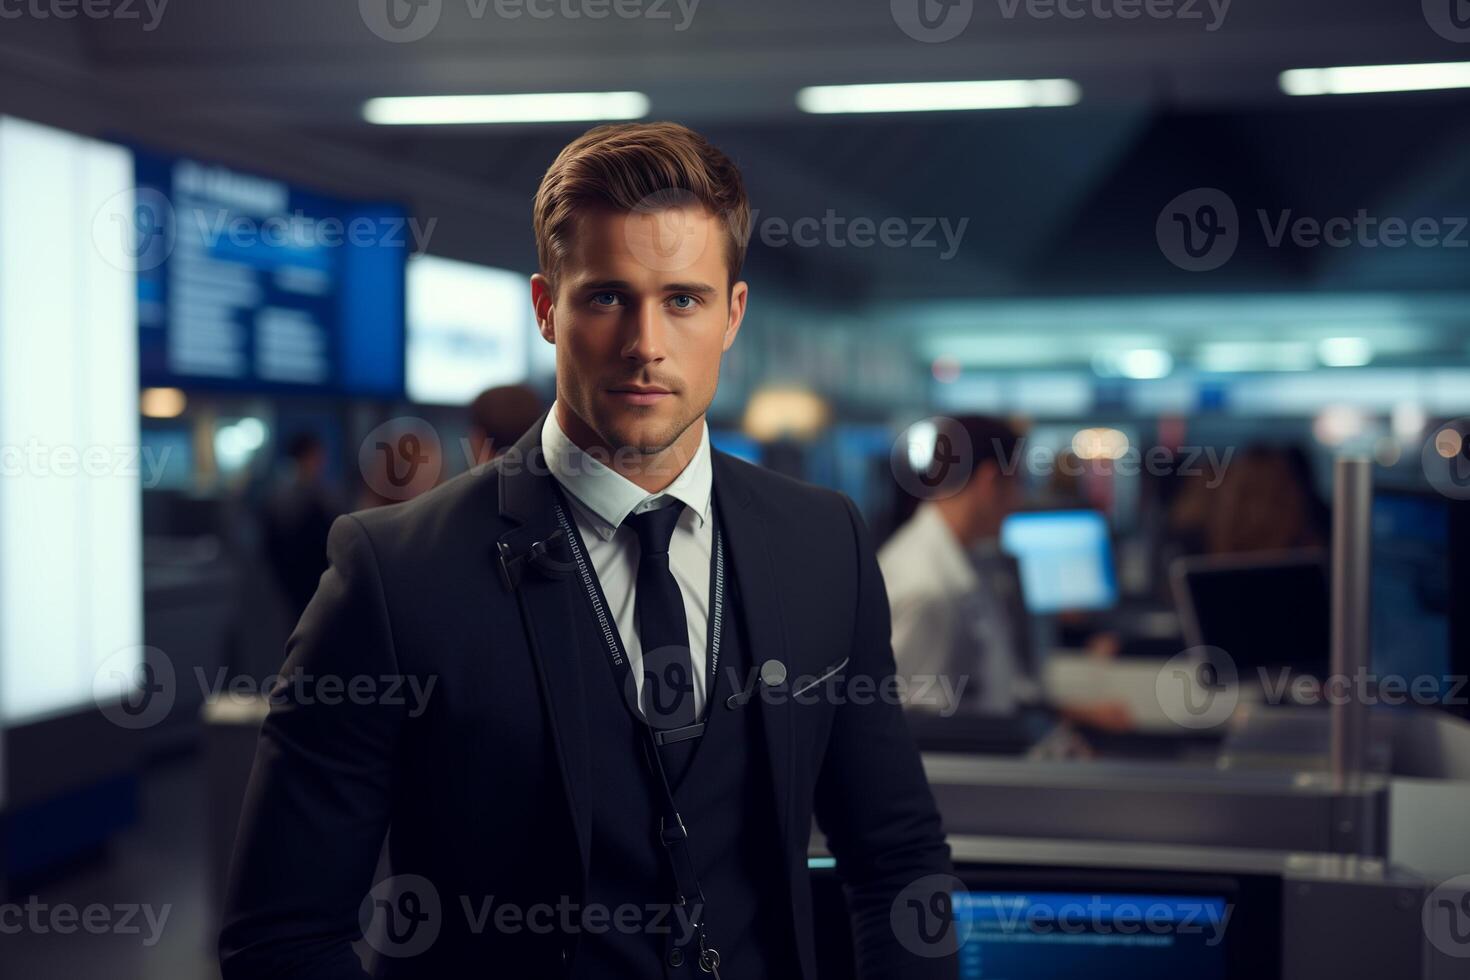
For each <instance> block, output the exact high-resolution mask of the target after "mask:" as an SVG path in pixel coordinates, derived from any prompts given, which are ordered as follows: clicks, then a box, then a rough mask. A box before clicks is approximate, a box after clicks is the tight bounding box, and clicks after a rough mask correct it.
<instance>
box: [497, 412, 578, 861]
mask: <svg viewBox="0 0 1470 980" xmlns="http://www.w3.org/2000/svg"><path fill="white" fill-rule="evenodd" d="M544 419H545V416H542V419H541V420H538V421H537V422H536V424H535V425H533V426H532V427H531V428H530V429H529V430H528V431H527V432H526V434H525V435H524V436H522V437H521V439H520V441H519V442H517V443H516V444H515V446H513V447H512V448H511V449H510V450H509V451H508V452H507V453H506V454H505V455H504V456H502V457H500V459H499V460H497V462H496V466H497V468H498V471H499V477H500V513H501V516H503V517H505V518H507V519H509V520H511V521H514V522H515V523H516V524H517V527H515V528H513V529H511V530H510V531H509V532H507V533H506V534H505V535H503V536H502V538H501V540H502V541H507V542H510V543H512V544H513V547H514V551H515V553H516V554H521V553H524V551H525V550H526V548H528V547H529V546H530V544H531V543H532V542H534V541H542V540H545V539H546V538H547V537H548V536H550V535H551V534H552V533H553V532H554V531H556V529H557V527H558V524H557V520H556V512H555V501H556V488H555V485H554V479H553V477H552V476H551V475H550V471H549V470H548V469H547V467H546V461H545V457H544V455H543V453H542V451H541V425H542V421H543V420H544ZM498 544H499V542H496V543H495V544H492V551H494V550H495V549H496V547H497V546H498ZM559 552H560V553H559V555H558V557H561V558H564V557H565V556H566V555H567V554H568V552H567V550H566V549H565V548H561V549H559ZM494 560H495V561H497V562H499V555H498V553H497V554H495V556H494ZM579 588H580V586H579V585H578V584H577V582H576V580H575V579H574V578H573V577H571V576H567V577H563V578H559V579H557V578H549V577H547V576H545V575H543V574H541V573H540V572H538V571H536V570H535V569H531V568H526V569H524V571H523V574H522V575H521V576H520V587H519V590H518V591H519V594H520V601H521V602H522V603H523V605H522V607H521V611H522V620H523V625H524V628H525V630H526V632H527V638H528V640H531V641H533V642H530V644H529V645H530V648H531V656H532V657H533V659H535V661H536V671H537V676H538V677H539V679H540V682H541V698H542V704H543V706H544V707H545V710H546V715H547V718H548V720H549V722H550V727H551V733H552V738H553V741H554V743H555V746H556V753H557V756H558V758H559V759H560V761H561V770H562V780H563V788H564V790H565V792H566V795H567V799H568V801H569V802H570V804H571V811H572V813H571V815H572V825H573V828H574V830H575V831H576V835H577V847H578V851H579V853H580V855H581V859H582V874H583V876H584V877H585V875H586V871H587V867H588V854H589V852H590V850H591V841H592V823H591V813H592V811H591V807H590V802H591V801H589V800H588V799H587V794H588V792H589V789H588V787H589V785H590V779H591V756H590V750H589V746H590V744H591V742H590V733H589V732H588V730H587V712H586V706H585V697H584V687H583V685H584V683H585V678H584V676H583V674H584V671H583V665H584V664H587V663H589V662H592V661H589V660H588V659H587V657H586V656H585V655H584V652H583V649H582V646H581V643H580V639H579V635H578V630H577V624H578V623H580V622H581V621H582V617H581V616H579V615H577V610H576V607H575V605H574V604H575V603H576V602H577V601H578V600H579V599H580V598H581V596H580V593H579V591H578V590H579Z"/></svg>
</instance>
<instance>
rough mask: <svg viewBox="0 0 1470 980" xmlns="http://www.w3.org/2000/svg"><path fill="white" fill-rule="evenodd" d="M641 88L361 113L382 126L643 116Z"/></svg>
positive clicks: (448, 101)
mask: <svg viewBox="0 0 1470 980" xmlns="http://www.w3.org/2000/svg"><path fill="white" fill-rule="evenodd" d="M647 114H648V96H646V95H644V94H643V93H642V92H538V93H529V94H524V95H423V96H401V97H397V96H395V97H391V98H381V99H369V100H368V101H367V102H366V103H364V104H363V107H362V116H363V118H364V119H366V120H367V121H368V122H370V123H376V124H377V125H379V126H463V125H475V124H479V125H486V124H494V123H535V122H576V121H586V120H595V119H639V118H641V117H643V116H646V115H647Z"/></svg>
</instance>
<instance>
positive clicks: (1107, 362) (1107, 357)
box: [1092, 347, 1174, 381]
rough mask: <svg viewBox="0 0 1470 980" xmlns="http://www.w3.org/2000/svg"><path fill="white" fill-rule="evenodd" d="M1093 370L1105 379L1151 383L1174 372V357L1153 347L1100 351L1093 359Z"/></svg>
mask: <svg viewBox="0 0 1470 980" xmlns="http://www.w3.org/2000/svg"><path fill="white" fill-rule="evenodd" d="M1092 369H1093V370H1094V371H1096V372H1097V373H1098V374H1100V375H1102V376H1103V377H1105V378H1118V377H1123V378H1131V379H1133V380H1136V381H1151V380H1155V379H1157V378H1167V377H1168V376H1169V372H1171V371H1173V370H1174V355H1173V354H1170V353H1169V352H1168V351H1166V350H1159V349H1158V348H1153V347H1142V348H1138V349H1136V350H1124V351H1100V352H1099V353H1098V354H1096V355H1095V356H1094V357H1093V359H1092Z"/></svg>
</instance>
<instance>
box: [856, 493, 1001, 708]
mask: <svg viewBox="0 0 1470 980" xmlns="http://www.w3.org/2000/svg"><path fill="white" fill-rule="evenodd" d="M878 565H879V568H880V569H881V570H882V572H883V582H884V584H885V585H886V586H887V587H888V602H889V605H890V606H891V607H892V612H893V657H894V660H895V661H896V662H897V665H898V674H899V676H901V677H905V678H907V679H908V680H909V681H910V684H909V687H908V690H909V691H910V692H911V693H912V694H918V693H923V694H926V697H927V699H926V700H925V701H924V702H923V703H918V702H911V703H910V704H909V707H911V708H917V709H921V710H929V711H939V712H945V711H946V710H953V708H954V707H955V706H954V705H949V704H945V703H942V702H943V698H942V697H941V696H940V695H939V690H940V689H938V688H935V687H934V685H933V683H932V680H931V679H933V678H936V677H943V676H948V677H950V678H952V679H953V680H954V681H955V682H956V683H958V681H959V680H960V679H962V678H963V679H964V681H965V684H966V688H965V693H966V694H967V695H968V696H969V697H970V698H971V699H973V700H971V701H970V706H971V707H972V708H973V710H975V711H978V712H980V713H982V714H1002V715H1003V714H1009V713H1011V712H1013V711H1014V710H1015V709H1016V702H1017V700H1018V697H1019V696H1020V695H1021V693H1022V691H1023V690H1024V688H1025V683H1024V680H1023V677H1022V671H1021V665H1020V663H1019V656H1018V651H1017V650H1016V649H1015V642H1014V639H1013V636H1014V634H1013V633H1012V632H1011V630H1010V626H1011V624H1010V623H1009V621H1008V617H1007V615H1006V611H1005V609H1004V608H1003V606H1002V605H1001V604H1000V603H999V602H998V601H997V600H996V597H995V596H993V595H991V594H990V593H989V591H988V590H987V588H986V587H985V585H984V583H983V581H982V579H981V576H980V572H979V570H978V568H977V565H976V559H975V557H974V556H972V555H971V554H970V553H968V552H967V551H966V550H965V549H964V547H962V546H961V545H960V542H959V540H958V539H956V538H955V536H954V532H953V531H951V530H950V529H949V525H948V524H946V523H945V521H944V518H943V517H941V516H940V514H939V508H937V507H935V506H934V504H932V503H928V502H926V503H923V504H920V505H919V509H918V510H917V511H916V512H915V513H914V516H913V517H912V518H910V519H909V521H908V523H906V524H904V525H903V526H902V527H900V528H899V529H898V530H897V531H895V532H894V533H893V537H892V538H890V539H889V540H888V541H887V543H885V544H884V545H883V547H882V549H880V550H879V552H878Z"/></svg>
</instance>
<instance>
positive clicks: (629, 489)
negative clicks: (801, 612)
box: [541, 405, 714, 718]
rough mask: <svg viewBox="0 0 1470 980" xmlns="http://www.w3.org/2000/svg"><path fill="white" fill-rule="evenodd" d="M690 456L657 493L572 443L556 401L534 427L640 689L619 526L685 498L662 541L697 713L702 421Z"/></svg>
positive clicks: (706, 467)
mask: <svg viewBox="0 0 1470 980" xmlns="http://www.w3.org/2000/svg"><path fill="white" fill-rule="evenodd" d="M700 425H701V432H700V437H699V448H698V449H697V450H696V451H695V453H694V458H693V459H692V460H690V461H689V464H688V465H687V466H685V467H684V469H683V471H682V472H680V473H679V475H678V476H677V477H675V478H674V482H673V483H671V484H669V486H668V487H667V488H665V489H664V490H662V491H661V492H659V493H649V492H647V491H646V490H644V489H643V488H642V487H640V486H638V485H637V484H635V483H633V482H632V481H631V480H629V479H627V478H626V477H624V476H622V475H621V474H619V473H618V472H617V471H615V470H613V469H611V468H609V467H607V466H605V465H603V464H602V463H601V462H599V461H598V460H596V459H594V458H592V457H591V456H589V455H588V454H586V453H584V452H583V451H582V450H581V449H579V448H578V447H577V445H576V443H574V442H572V440H571V438H570V437H569V436H568V435H567V434H566V432H565V431H563V429H562V427H561V423H559V422H558V421H557V419H556V406H555V405H552V406H551V411H550V412H548V413H546V421H545V423H543V424H542V426H541V448H542V450H543V451H544V452H545V453H546V465H547V468H548V469H550V470H551V475H552V476H553V477H555V478H556V481H557V482H558V483H560V484H561V486H562V489H563V490H565V491H566V492H567V496H568V498H570V500H571V504H572V512H573V514H572V516H573V518H574V519H575V520H576V522H577V530H578V532H580V533H581V535H582V541H583V542H584V543H585V544H586V545H587V556H588V558H589V559H590V560H591V561H592V567H593V570H595V571H596V572H597V580H598V582H599V583H600V584H601V585H602V594H603V597H604V598H606V600H607V605H608V612H609V614H610V615H611V616H612V617H613V622H614V625H616V627H617V630H618V636H620V637H621V638H622V641H623V650H624V652H625V653H627V655H628V665H629V667H630V668H631V669H632V671H633V679H634V683H636V684H637V685H638V693H639V696H640V698H641V696H642V693H643V645H642V644H641V643H640V642H639V640H638V629H637V621H636V617H635V614H634V610H635V604H634V593H635V591H636V585H637V581H638V555H639V550H640V549H639V547H638V535H637V534H636V533H635V532H634V531H633V529H632V528H631V527H623V521H624V520H626V519H627V517H628V515H629V514H641V513H643V512H644V511H650V510H657V509H658V508H659V507H664V506H668V505H669V504H670V502H671V499H670V498H672V499H673V500H677V501H680V502H681V503H683V504H684V512H683V513H682V514H680V515H679V523H678V524H677V525H676V526H675V527H674V536H673V538H672V539H671V540H670V541H669V569H670V570H671V571H672V572H673V573H674V580H675V581H677V582H678V583H679V591H680V592H681V593H683V595H684V618H685V619H687V620H688V622H689V652H690V659H691V660H692V666H693V668H694V705H695V711H696V712H697V717H701V718H702V717H704V703H705V700H706V698H705V693H706V692H705V680H706V677H707V674H708V669H709V665H708V664H707V663H706V661H707V660H708V658H709V649H708V647H707V646H706V640H707V635H708V633H709V613H710V608H709V603H710V593H709V585H710V582H709V577H710V561H711V559H712V555H713V553H714V519H713V518H714V514H713V512H712V510H711V507H710V497H711V488H712V486H713V483H714V473H713V470H712V469H711V467H710V455H709V453H710V450H709V426H708V424H706V423H703V422H701V423H700Z"/></svg>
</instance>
